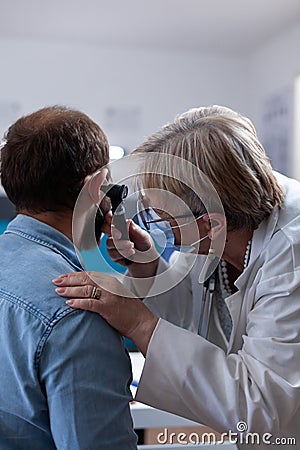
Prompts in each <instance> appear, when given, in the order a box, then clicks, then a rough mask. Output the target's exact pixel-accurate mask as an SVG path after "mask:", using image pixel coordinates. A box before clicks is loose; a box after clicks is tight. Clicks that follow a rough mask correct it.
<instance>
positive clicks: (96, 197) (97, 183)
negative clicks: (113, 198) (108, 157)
mask: <svg viewBox="0 0 300 450" xmlns="http://www.w3.org/2000/svg"><path fill="white" fill-rule="evenodd" d="M107 174H108V170H107V169H105V168H103V169H101V170H98V171H97V172H95V173H94V174H93V175H88V176H87V177H86V178H85V180H84V182H85V183H88V191H89V194H90V196H91V198H92V200H93V203H94V204H95V205H98V204H99V203H100V202H101V200H102V199H103V197H104V194H103V193H102V192H101V191H100V188H101V186H102V184H103V183H104V181H105V180H106V176H107Z"/></svg>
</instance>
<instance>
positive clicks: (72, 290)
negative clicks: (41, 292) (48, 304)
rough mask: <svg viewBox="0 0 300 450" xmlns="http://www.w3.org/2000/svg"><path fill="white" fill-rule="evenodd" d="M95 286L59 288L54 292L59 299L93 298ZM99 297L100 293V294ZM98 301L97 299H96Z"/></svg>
mask: <svg viewBox="0 0 300 450" xmlns="http://www.w3.org/2000/svg"><path fill="white" fill-rule="evenodd" d="M94 289H95V286H91V285H86V286H70V287H59V288H56V289H55V291H56V292H57V294H58V295H60V296H61V297H68V298H93V293H94ZM100 296H101V293H100ZM98 300H99V299H98Z"/></svg>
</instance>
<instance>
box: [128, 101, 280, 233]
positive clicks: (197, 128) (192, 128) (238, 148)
mask: <svg viewBox="0 0 300 450" xmlns="http://www.w3.org/2000/svg"><path fill="white" fill-rule="evenodd" d="M134 153H135V154H144V155H145V156H147V154H149V153H155V158H150V159H149V161H148V160H147V159H146V161H147V163H146V165H144V168H146V169H147V170H144V171H143V174H142V175H141V182H142V186H143V187H144V188H159V189H164V190H167V191H170V192H172V193H173V194H175V195H177V196H178V197H180V198H181V199H183V200H184V201H185V202H186V204H187V205H188V206H189V208H190V209H191V210H192V211H193V212H194V214H195V215H196V214H199V213H200V212H203V211H204V210H205V207H204V204H203V202H202V201H201V200H203V198H202V199H201V200H200V198H199V196H198V195H196V194H195V192H193V190H192V189H190V188H187V186H186V185H185V184H184V183H183V182H182V181H178V178H177V177H176V167H172V168H171V169H170V168H169V171H168V172H167V173H172V176H164V175H159V172H161V173H166V172H165V171H164V167H163V166H164V165H165V160H166V158H165V155H170V156H171V155H173V156H176V157H180V158H182V159H184V160H186V161H189V162H190V163H192V164H193V165H194V166H196V167H197V168H198V169H199V179H198V181H197V180H194V183H195V182H196V183H197V182H198V184H200V183H201V182H202V181H203V177H202V176H201V174H204V176H206V177H207V178H208V179H209V181H210V182H211V183H212V185H213V186H214V188H215V190H216V191H217V193H218V195H219V197H220V200H221V202H222V205H223V208H224V211H225V215H226V219H227V225H228V228H231V229H239V228H247V229H255V228H257V227H258V225H259V224H260V223H261V222H262V220H264V219H265V218H266V217H268V216H269V215H270V213H271V212H272V210H273V208H274V207H275V206H276V205H277V206H278V207H281V206H282V203H283V199H284V192H283V188H282V187H281V186H280V185H279V183H278V181H277V179H276V177H275V175H274V173H273V170H272V167H271V164H270V161H269V159H268V157H267V156H266V153H265V150H264V148H263V146H262V144H261V143H260V142H259V140H258V138H257V134H256V131H255V128H254V126H253V124H252V123H251V121H250V120H249V119H248V118H246V117H244V116H242V115H240V114H238V113H236V112H235V111H233V110H231V109H229V108H226V107H222V106H210V107H201V108H194V109H191V110H189V111H187V112H185V113H184V114H182V115H180V116H178V117H177V118H176V119H175V121H174V122H173V123H170V124H167V125H165V126H164V127H163V128H162V129H161V130H159V131H158V132H156V133H154V134H152V135H151V136H149V137H148V139H147V140H146V141H145V142H144V143H143V144H142V145H140V146H139V147H138V148H137V149H136V150H135V152H134ZM175 166H176V164H175ZM160 169H163V170H160ZM185 176H186V177H187V179H188V178H189V177H190V174H189V173H186V174H185ZM181 180H182V176H181ZM187 184H189V183H187ZM197 192H198V190H197ZM206 200H207V201H209V199H206ZM204 203H205V205H206V202H204Z"/></svg>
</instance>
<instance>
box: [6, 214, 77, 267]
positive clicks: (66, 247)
mask: <svg viewBox="0 0 300 450" xmlns="http://www.w3.org/2000/svg"><path fill="white" fill-rule="evenodd" d="M8 233H14V234H17V235H19V236H22V237H24V238H25V239H28V240H31V241H34V242H36V243H37V244H39V245H43V246H45V247H48V248H50V249H52V250H53V251H54V252H55V253H58V254H60V255H61V256H62V257H63V258H65V259H67V260H68V261H69V263H70V264H71V265H72V266H73V267H74V269H75V270H76V271H78V270H80V271H81V270H84V269H83V267H82V265H81V264H80V261H79V259H78V256H77V254H76V250H75V246H74V244H73V242H71V241H70V239H69V238H67V236H65V235H64V234H62V233H61V232H60V231H58V230H56V229H55V228H53V227H51V226H50V225H47V224H45V223H43V222H41V221H39V220H37V219H34V218H33V217H30V216H26V215H24V214H18V215H17V217H16V218H15V219H13V220H12V221H11V222H10V223H9V225H8V227H7V229H6V231H5V234H8Z"/></svg>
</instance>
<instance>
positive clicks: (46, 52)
mask: <svg viewBox="0 0 300 450" xmlns="http://www.w3.org/2000/svg"><path fill="white" fill-rule="evenodd" d="M0 54H1V59H2V63H3V65H2V64H1V65H2V69H1V71H0V77H1V83H0V92H1V94H0V100H4V99H6V100H7V101H12V102H14V101H15V102H18V103H19V104H20V107H21V110H22V111H21V113H22V114H23V113H28V112H30V111H33V110H36V109H38V108H40V107H43V106H45V105H53V104H65V105H68V106H71V107H76V108H79V109H81V110H84V111H85V112H86V113H87V114H89V115H91V116H92V117H93V118H94V119H95V120H96V121H98V122H99V123H100V125H102V126H103V128H104V129H105V131H106V132H107V134H108V136H109V138H110V142H111V144H115V145H123V146H125V148H126V149H132V147H133V146H135V145H137V144H138V143H140V142H141V141H142V140H143V138H144V137H145V136H146V135H148V134H149V133H151V132H153V131H155V130H156V129H157V128H159V127H160V126H161V125H162V124H164V123H165V122H167V121H170V120H172V119H173V118H174V116H175V115H177V114H178V113H180V112H183V111H184V110H186V109H188V108H190V107H193V106H197V105H205V104H211V103H219V104H226V105H229V106H231V107H233V108H237V109H243V108H244V106H245V100H246V99H245V98H244V76H245V73H244V71H243V67H244V64H243V62H241V61H240V60H239V59H237V58H236V59H235V58H226V57H222V56H212V55H199V54H197V53H190V54H184V53H177V52H169V53H165V52H154V51H147V52H146V51H140V50H117V49H104V48H97V47H96V46H92V45H90V46H86V45H85V46H83V45H82V46H72V45H66V44H59V43H53V44H50V43H44V42H43V43H41V42H34V41H23V40H22V41H21V40H0ZM111 109H113V110H114V111H119V115H118V117H117V118H116V120H115V121H113V123H111V121H110V120H109V117H108V115H107V111H108V110H111ZM244 109H245V108H244ZM132 111H133V112H135V116H134V117H133V120H132V123H129V124H127V125H128V129H125V128H126V127H125V125H124V126H123V125H122V123H120V121H121V119H122V116H126V112H127V113H128V114H129V115H130V113H132ZM0 132H3V130H0Z"/></svg>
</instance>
